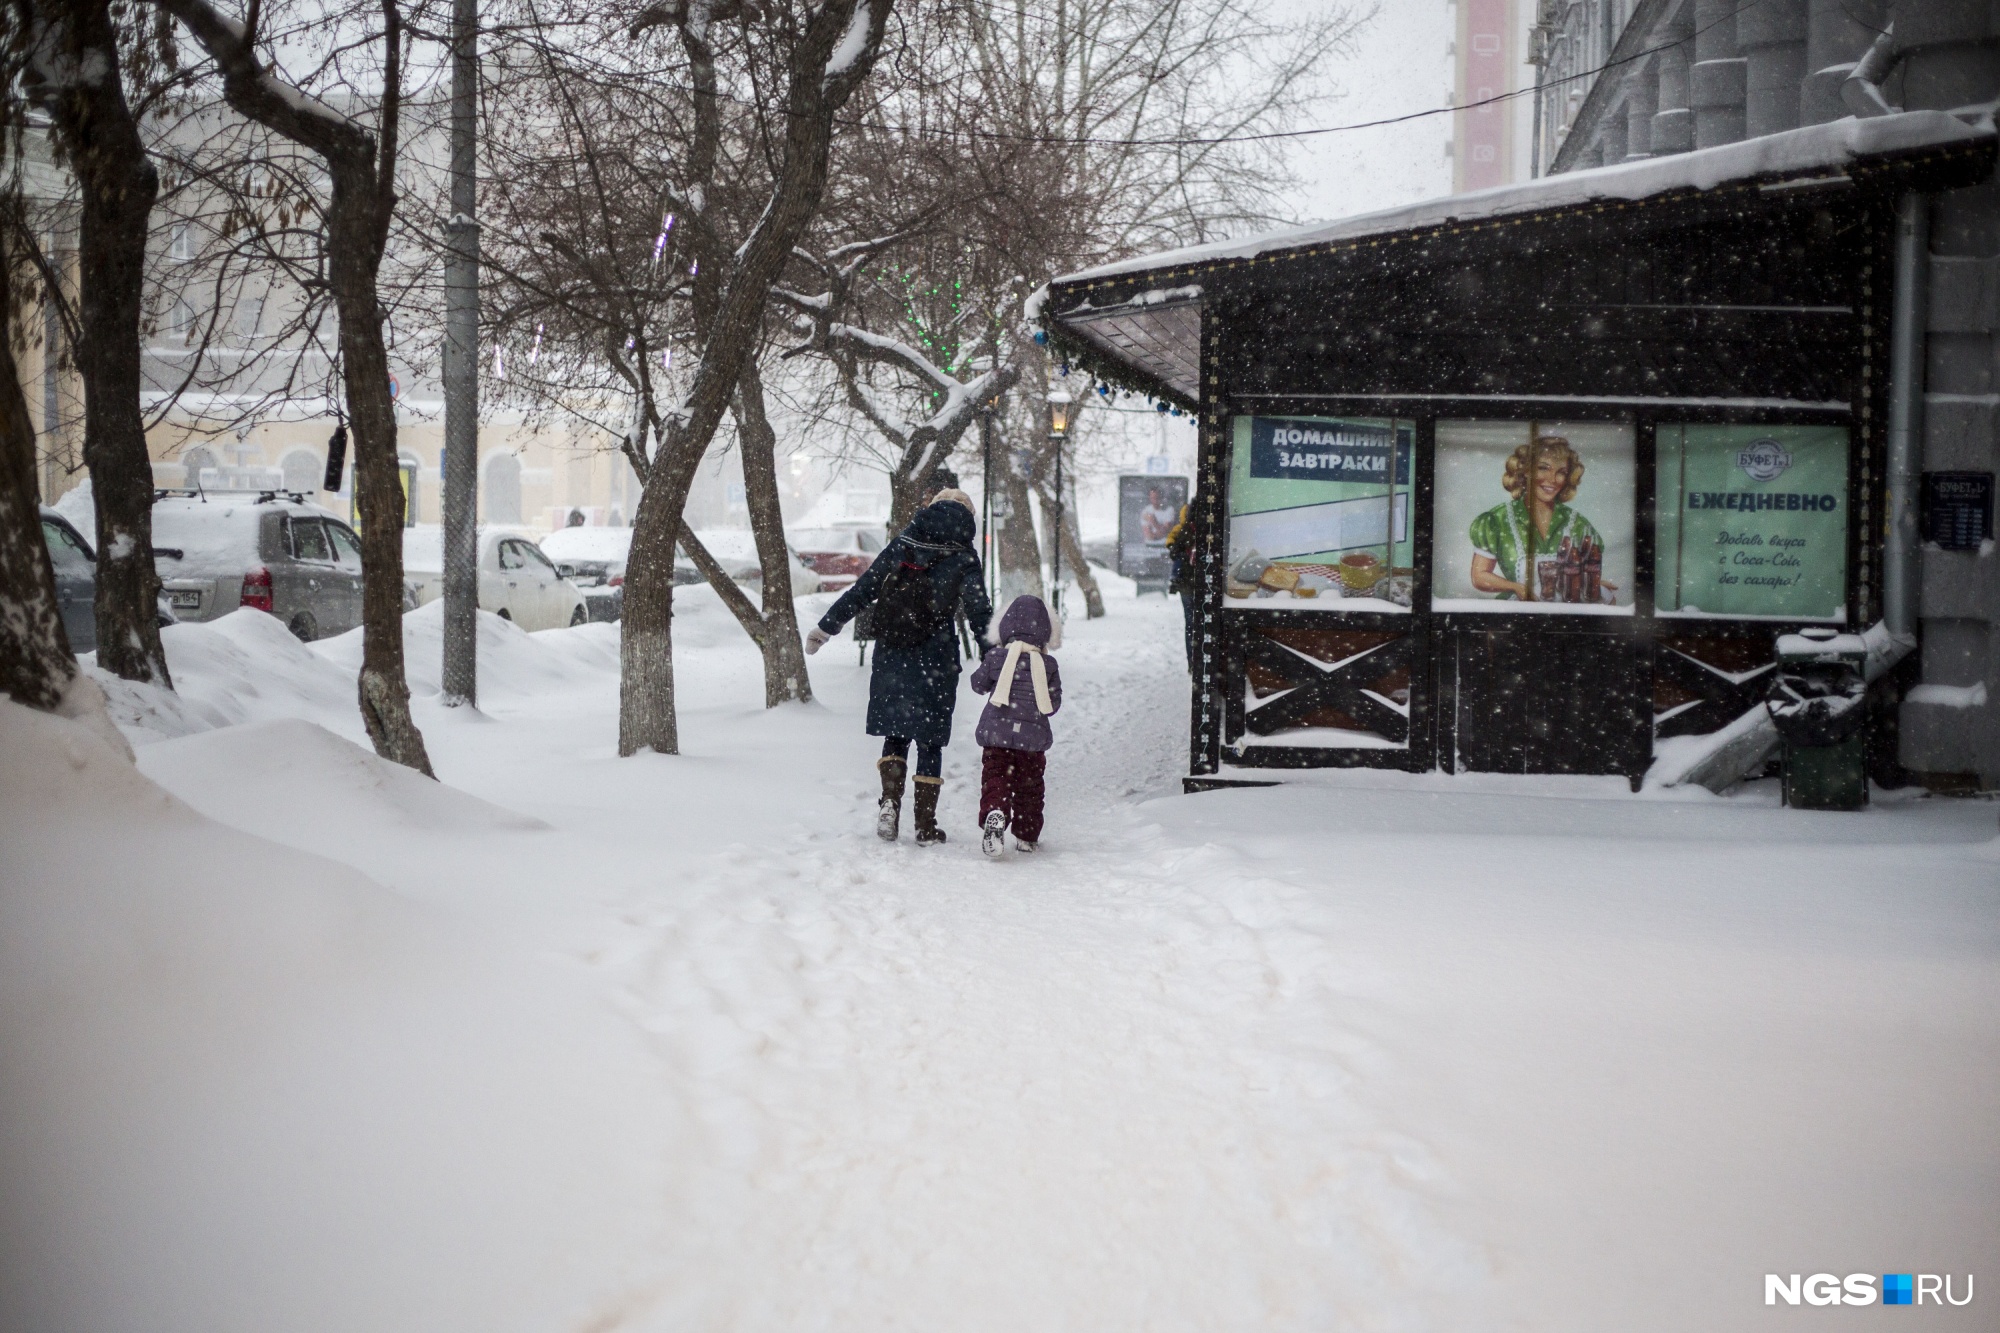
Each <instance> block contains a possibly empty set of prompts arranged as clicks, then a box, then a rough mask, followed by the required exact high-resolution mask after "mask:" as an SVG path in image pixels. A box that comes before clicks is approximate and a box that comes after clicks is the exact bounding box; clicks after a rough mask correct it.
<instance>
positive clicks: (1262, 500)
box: [1226, 416, 1416, 611]
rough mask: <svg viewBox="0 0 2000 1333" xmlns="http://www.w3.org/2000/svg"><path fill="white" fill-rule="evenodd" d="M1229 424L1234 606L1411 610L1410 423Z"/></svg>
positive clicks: (1276, 420)
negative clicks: (1230, 435) (1230, 427)
mask: <svg viewBox="0 0 2000 1333" xmlns="http://www.w3.org/2000/svg"><path fill="white" fill-rule="evenodd" d="M1232 429H1233V431H1234V437H1233V442H1232V450H1231V455H1230V474H1229V578H1228V586H1227V589H1226V593H1227V596H1228V597H1229V598H1230V602H1229V604H1230V605H1232V606H1272V607H1275V606H1283V607H1285V608H1286V609H1290V610H1299V609H1305V610H1316V609H1324V610H1329V611H1340V610H1349V611H1354V610H1388V609H1392V608H1397V607H1407V606H1409V604H1410V595H1411V569H1412V565H1413V556H1412V550H1411V544H1410V541H1411V535H1410V468H1411V462H1412V458H1413V456H1414V454H1415V452H1416V451H1415V439H1416V428H1415V425H1414V423H1412V422H1409V421H1395V420H1390V419H1388V418H1372V417H1370V418H1334V417H1257V416H1242V417H1237V418H1236V419H1235V422H1234V425H1233V428H1232ZM1356 599H1360V600H1361V601H1362V603H1363V604H1362V605H1360V606H1356V605H1355V604H1354V602H1355V600H1356ZM1343 604H1344V605H1343Z"/></svg>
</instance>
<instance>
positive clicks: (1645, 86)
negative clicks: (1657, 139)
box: [1625, 60, 1660, 162]
mask: <svg viewBox="0 0 2000 1333" xmlns="http://www.w3.org/2000/svg"><path fill="white" fill-rule="evenodd" d="M1659 109H1660V66H1659V62H1658V61H1656V60H1645V61H1641V62H1640V63H1639V64H1638V65H1636V66H1635V67H1634V68H1633V70H1632V73H1631V75H1630V76H1629V77H1627V78H1626V80H1625V160H1626V161H1627V162H1630V161H1632V160H1633V159H1634V158H1641V157H1651V156H1652V155H1653V116H1654V115H1655V113H1657V112H1658V111H1659Z"/></svg>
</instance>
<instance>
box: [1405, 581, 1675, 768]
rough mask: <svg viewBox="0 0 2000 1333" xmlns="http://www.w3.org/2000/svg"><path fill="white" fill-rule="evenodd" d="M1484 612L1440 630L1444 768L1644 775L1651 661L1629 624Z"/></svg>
mask: <svg viewBox="0 0 2000 1333" xmlns="http://www.w3.org/2000/svg"><path fill="white" fill-rule="evenodd" d="M1482 619H1486V623H1484V624H1479V625H1475V626H1460V627H1457V628H1454V629H1452V630H1450V631H1448V633H1449V634H1450V636H1451V639H1452V651H1451V652H1450V653H1449V654H1447V655H1446V660H1445V662H1444V663H1442V664H1441V665H1442V667H1443V669H1444V670H1445V671H1447V672H1449V673H1450V677H1451V679H1450V681H1449V684H1450V686H1451V689H1450V694H1451V697H1452V698H1453V700H1454V707H1453V708H1452V715H1451V717H1452V724H1453V725H1452V728H1451V730H1452V733H1453V735H1452V738H1451V741H1450V745H1451V749H1450V750H1448V751H1447V753H1446V755H1445V756H1443V757H1444V758H1445V759H1446V760H1447V761H1448V762H1447V766H1448V767H1450V768H1454V769H1463V770H1470V771H1473V772H1478V773H1623V774H1627V775H1632V774H1639V773H1643V772H1644V771H1645V769H1646V765H1647V763H1648V762H1650V759H1651V754H1652V744H1651V737H1650V728H1651V721H1652V719H1651V715H1650V710H1649V709H1647V708H1645V707H1644V706H1643V705H1644V701H1645V700H1646V699H1647V698H1648V697H1649V691H1648V690H1647V688H1646V682H1645V677H1646V676H1647V675H1648V674H1649V673H1648V670H1647V663H1648V661H1649V660H1650V659H1649V657H1648V655H1647V654H1646V653H1645V652H1644V650H1643V646H1642V645H1640V644H1637V643H1636V642H1635V641H1634V640H1635V636H1634V634H1633V632H1632V629H1633V627H1632V626H1631V624H1630V623H1629V622H1628V623H1625V624H1617V625H1611V626H1606V627H1603V628H1599V627H1597V626H1590V627H1587V628H1574V629H1573V628H1569V627H1562V628H1557V627H1553V626H1549V625H1546V624H1538V623H1533V622H1528V621H1525V620H1498V619H1497V618H1494V619H1487V618H1482Z"/></svg>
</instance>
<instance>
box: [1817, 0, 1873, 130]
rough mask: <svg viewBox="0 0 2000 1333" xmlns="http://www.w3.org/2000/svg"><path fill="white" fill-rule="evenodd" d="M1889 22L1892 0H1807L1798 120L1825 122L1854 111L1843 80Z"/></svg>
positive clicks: (1822, 123) (1818, 123) (1819, 123)
mask: <svg viewBox="0 0 2000 1333" xmlns="http://www.w3.org/2000/svg"><path fill="white" fill-rule="evenodd" d="M1888 21H1889V5H1888V0H1808V3H1807V8H1806V81H1805V86H1804V88H1803V89H1802V90H1801V91H1800V93H1799V124H1801V125H1824V124H1826V123H1827V122H1828V121H1832V120H1839V119H1840V118H1841V117H1842V116H1845V115H1848V114H1849V112H1848V110H1847V104H1846V103H1844V102H1842V101H1841V100H1840V85H1841V84H1843V83H1845V82H1847V76H1848V75H1849V74H1851V73H1853V72H1854V65H1855V62H1857V61H1858V60H1860V59H1861V57H1862V56H1864V55H1866V54H1867V53H1868V48H1869V46H1870V45H1872V44H1873V43H1874V41H1875V34H1877V33H1879V32H1880V31H1882V25H1883V24H1885V23H1887V22H1888Z"/></svg>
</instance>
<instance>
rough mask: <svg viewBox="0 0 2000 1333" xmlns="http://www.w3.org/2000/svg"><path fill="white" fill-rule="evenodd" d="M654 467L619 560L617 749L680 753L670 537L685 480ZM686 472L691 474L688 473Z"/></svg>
mask: <svg viewBox="0 0 2000 1333" xmlns="http://www.w3.org/2000/svg"><path fill="white" fill-rule="evenodd" d="M664 471H665V469H663V468H659V467H655V468H654V469H653V471H652V473H651V475H650V476H649V477H648V478H647V480H646V486H645V489H643V490H642V491H640V492H639V508H638V509H637V510H636V511H635V512H634V513H633V515H632V548H631V551H630V553H629V554H628V555H627V556H626V562H625V611H624V617H623V619H622V621H621V623H620V626H619V641H618V674H619V690H618V753H619V754H621V755H632V754H637V753H638V752H639V751H641V750H645V749H652V750H657V751H659V752H660V753H661V754H679V753H680V750H681V738H680V724H679V721H678V719H677V718H676V717H675V715H674V538H675V536H676V535H678V534H679V532H680V530H681V527H682V522H681V515H682V513H683V512H685V510H686V509H687V493H688V485H689V483H688V482H686V481H683V482H681V483H680V484H679V485H675V484H674V483H673V480H672V479H670V478H668V477H665V476H662V475H661V473H662V472H664ZM690 480H691V479H690Z"/></svg>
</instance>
